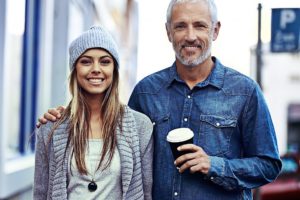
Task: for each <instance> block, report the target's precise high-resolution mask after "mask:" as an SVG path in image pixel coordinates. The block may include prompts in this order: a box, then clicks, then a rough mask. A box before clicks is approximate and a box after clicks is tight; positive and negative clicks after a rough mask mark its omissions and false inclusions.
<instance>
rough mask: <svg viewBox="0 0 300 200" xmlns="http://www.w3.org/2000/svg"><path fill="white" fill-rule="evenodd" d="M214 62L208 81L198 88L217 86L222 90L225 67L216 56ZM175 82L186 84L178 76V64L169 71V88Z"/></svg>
mask: <svg viewBox="0 0 300 200" xmlns="http://www.w3.org/2000/svg"><path fill="white" fill-rule="evenodd" d="M212 60H213V62H214V63H215V65H214V67H213V69H212V71H211V73H210V74H209V76H208V77H207V79H206V80H204V81H202V82H201V83H198V84H197V85H196V87H205V86H207V85H212V86H215V87H217V88H219V89H221V88H222V86H223V83H224V76H225V67H224V66H223V65H222V64H221V62H220V61H219V60H218V59H217V58H216V57H214V56H212ZM173 81H177V82H182V83H183V82H184V81H183V80H182V79H181V78H180V77H179V75H178V73H177V70H176V63H175V62H174V63H173V65H172V66H171V67H170V70H169V79H168V80H167V87H169V86H170V85H171V84H172V83H173Z"/></svg>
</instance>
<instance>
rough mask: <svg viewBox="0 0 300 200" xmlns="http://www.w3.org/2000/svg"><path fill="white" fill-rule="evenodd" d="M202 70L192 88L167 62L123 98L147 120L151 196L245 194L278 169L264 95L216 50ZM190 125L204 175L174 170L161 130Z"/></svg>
mask: <svg viewBox="0 0 300 200" xmlns="http://www.w3.org/2000/svg"><path fill="white" fill-rule="evenodd" d="M212 59H213V61H214V63H215V65H214V68H213V70H212V72H211V73H210V75H209V77H208V78H207V79H206V80H205V81H203V82H201V83H198V84H197V85H196V86H195V87H194V88H193V89H190V88H189V87H188V86H187V84H186V83H185V82H184V81H183V80H181V79H180V78H179V76H178V74H177V71H176V65H175V63H174V64H173V65H172V66H171V67H169V68H166V69H164V70H162V71H159V72H157V73H154V74H152V75H149V76H148V77H146V78H144V79H143V80H141V81H140V82H139V83H138V84H137V85H136V87H135V88H134V90H133V93H132V95H131V97H130V100H129V106H130V107H131V108H133V109H135V110H137V111H140V112H142V113H145V114H146V115H148V116H149V117H150V119H151V120H152V122H153V124H154V130H153V131H154V132H153V134H154V185H153V198H154V199H155V200H171V199H174V200H177V199H178V200H179V199H181V200H198V199H201V200H206V199H209V200H212V199H213V200H214V199H222V200H226V199H228V200H233V199H252V193H251V189H252V188H255V187H258V186H261V185H263V184H266V183H269V182H271V181H273V180H274V179H275V178H276V177H277V175H278V174H279V172H280V170H281V161H280V158H279V154H278V148H277V141H276V135H275V131H274V127H273V124H272V120H271V116H270V113H269V110H268V108H267V105H266V102H265V100H264V97H263V95H262V92H261V90H260V88H259V87H258V85H257V84H256V83H255V82H254V81H253V80H251V79H250V78H249V77H247V76H245V75H242V74H241V73H239V72H237V71H235V70H233V69H231V68H228V67H225V66H223V65H222V64H221V63H220V62H219V61H218V60H217V59H216V58H214V57H213V58H212ZM179 127H188V128H190V129H192V130H193V131H194V134H195V136H194V144H196V145H198V146H200V147H202V148H203V149H204V151H205V152H206V153H207V154H208V155H209V156H210V161H211V169H210V171H209V174H208V175H203V174H200V173H198V174H191V173H190V172H189V171H185V172H184V173H183V174H180V173H179V172H178V171H177V170H176V167H175V166H174V164H173V163H174V160H173V157H172V153H171V149H170V146H169V144H168V143H167V141H166V135H167V133H168V132H169V131H170V130H172V129H174V128H179Z"/></svg>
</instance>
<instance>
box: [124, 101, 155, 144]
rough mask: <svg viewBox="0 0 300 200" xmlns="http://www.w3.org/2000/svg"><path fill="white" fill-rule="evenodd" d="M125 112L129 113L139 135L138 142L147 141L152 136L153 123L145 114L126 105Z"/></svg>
mask: <svg viewBox="0 0 300 200" xmlns="http://www.w3.org/2000/svg"><path fill="white" fill-rule="evenodd" d="M126 112H127V113H131V114H132V116H133V120H134V122H135V126H136V132H137V135H138V137H139V141H140V143H148V142H149V141H150V140H151V137H152V131H153V124H152V122H151V120H150V118H149V117H147V115H145V114H143V113H141V112H138V111H135V110H133V109H131V108H129V107H128V106H127V107H126Z"/></svg>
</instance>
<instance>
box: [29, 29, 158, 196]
mask: <svg viewBox="0 0 300 200" xmlns="http://www.w3.org/2000/svg"><path fill="white" fill-rule="evenodd" d="M69 56H70V63H69V64H70V70H71V74H70V77H69V89H70V92H71V95H72V99H71V100H70V102H69V104H68V106H67V107H66V109H65V110H64V111H63V113H62V117H61V118H60V119H59V120H58V121H57V122H55V123H52V122H48V123H47V124H45V125H42V126H41V127H40V128H38V129H36V130H35V133H36V155H35V175H34V176H35V177H34V187H33V190H34V193H33V196H34V199H35V200H41V199H43V200H45V199H52V200H55V199H59V200H67V199H85V200H89V199H105V200H107V199H112V200H119V199H128V200H134V199H152V198H151V190H152V155H153V142H152V128H153V127H152V123H151V121H150V120H149V118H147V117H146V116H145V115H144V114H141V113H138V112H135V111H133V110H131V109H130V108H129V107H127V106H125V105H122V104H121V103H120V101H119V93H118V84H119V70H118V69H119V54H118V51H117V46H116V44H115V42H114V40H113V39H112V37H111V35H110V34H109V33H108V32H107V31H106V30H105V29H104V28H103V27H100V26H97V27H92V28H91V29H89V30H87V31H86V32H84V33H83V34H82V35H80V36H79V37H78V38H76V39H75V40H74V41H73V42H72V43H71V45H70V47H69Z"/></svg>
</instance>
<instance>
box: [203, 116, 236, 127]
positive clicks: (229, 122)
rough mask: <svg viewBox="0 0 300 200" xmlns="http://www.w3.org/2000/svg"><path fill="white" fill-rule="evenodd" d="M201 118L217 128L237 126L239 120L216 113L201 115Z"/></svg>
mask: <svg viewBox="0 0 300 200" xmlns="http://www.w3.org/2000/svg"><path fill="white" fill-rule="evenodd" d="M200 120H201V121H203V122H206V123H209V124H211V125H212V126H214V127H216V128H226V127H236V124H237V120H236V119H231V118H225V117H221V116H216V115H200Z"/></svg>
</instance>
